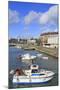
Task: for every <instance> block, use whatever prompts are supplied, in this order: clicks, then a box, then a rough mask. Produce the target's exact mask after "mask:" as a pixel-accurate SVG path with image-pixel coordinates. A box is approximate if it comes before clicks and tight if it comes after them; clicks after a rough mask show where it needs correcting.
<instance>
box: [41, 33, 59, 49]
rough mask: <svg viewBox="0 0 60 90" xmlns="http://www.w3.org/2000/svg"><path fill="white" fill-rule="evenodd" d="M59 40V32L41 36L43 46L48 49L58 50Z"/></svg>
mask: <svg viewBox="0 0 60 90" xmlns="http://www.w3.org/2000/svg"><path fill="white" fill-rule="evenodd" d="M58 38H59V36H58V32H48V33H42V34H41V35H40V40H41V45H42V46H43V47H48V48H57V47H58V43H59V41H58Z"/></svg>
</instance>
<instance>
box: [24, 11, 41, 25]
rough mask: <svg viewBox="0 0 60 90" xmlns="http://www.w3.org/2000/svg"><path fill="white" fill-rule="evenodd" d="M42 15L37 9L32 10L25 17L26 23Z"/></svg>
mask: <svg viewBox="0 0 60 90" xmlns="http://www.w3.org/2000/svg"><path fill="white" fill-rule="evenodd" d="M40 16H41V13H37V12H35V11H30V12H29V13H28V14H27V15H26V16H25V17H24V23H25V24H30V23H31V22H32V21H34V20H35V21H37V20H38V19H39V17H40Z"/></svg>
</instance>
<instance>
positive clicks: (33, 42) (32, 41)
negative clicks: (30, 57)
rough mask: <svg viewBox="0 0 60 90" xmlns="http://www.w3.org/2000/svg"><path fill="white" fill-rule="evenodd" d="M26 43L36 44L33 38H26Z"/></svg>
mask: <svg viewBox="0 0 60 90" xmlns="http://www.w3.org/2000/svg"><path fill="white" fill-rule="evenodd" d="M27 44H32V45H34V44H36V40H35V39H28V40H27Z"/></svg>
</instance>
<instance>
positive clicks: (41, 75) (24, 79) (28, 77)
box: [12, 64, 55, 84]
mask: <svg viewBox="0 0 60 90" xmlns="http://www.w3.org/2000/svg"><path fill="white" fill-rule="evenodd" d="M54 74H55V73H54V72H52V71H48V70H45V69H39V66H38V65H36V64H32V65H31V66H30V69H29V70H21V69H18V70H16V71H15V73H14V75H13V81H12V82H13V83H14V84H32V83H35V84H36V83H44V82H48V81H49V80H51V79H52V78H53V76H54Z"/></svg>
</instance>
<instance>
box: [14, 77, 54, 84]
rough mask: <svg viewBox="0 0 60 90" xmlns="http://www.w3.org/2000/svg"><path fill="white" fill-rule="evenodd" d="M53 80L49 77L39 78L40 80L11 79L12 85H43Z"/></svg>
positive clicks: (26, 78) (27, 78)
mask: <svg viewBox="0 0 60 90" xmlns="http://www.w3.org/2000/svg"><path fill="white" fill-rule="evenodd" d="M52 78H53V76H49V77H44V78H43V77H41V78H39V77H38V78H36V77H35V78H34V77H33V78H29V77H20V79H19V80H18V79H17V78H14V79H13V83H14V84H38V83H45V82H48V81H50V80H51V79H52Z"/></svg>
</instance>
